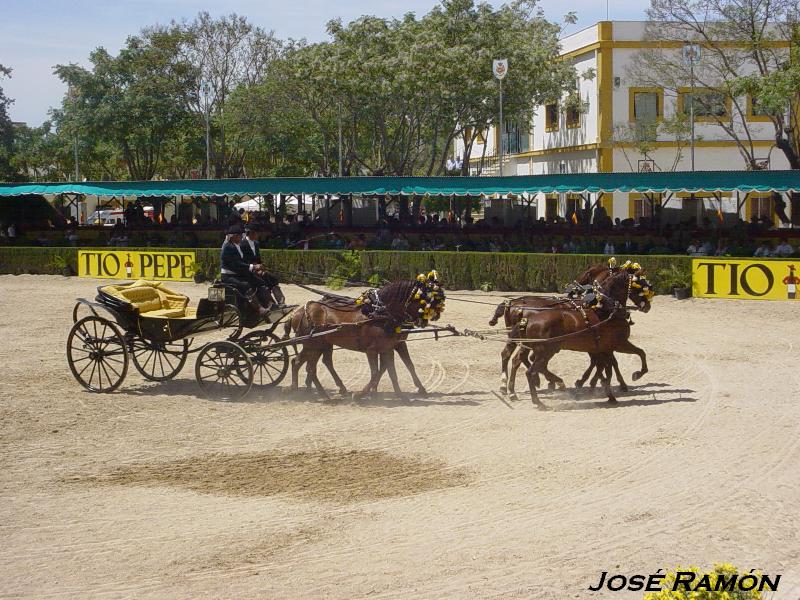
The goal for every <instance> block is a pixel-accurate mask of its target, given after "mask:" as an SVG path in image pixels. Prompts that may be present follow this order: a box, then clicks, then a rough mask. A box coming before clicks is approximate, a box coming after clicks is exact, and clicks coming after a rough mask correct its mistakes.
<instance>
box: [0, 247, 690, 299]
mask: <svg viewBox="0 0 800 600" xmlns="http://www.w3.org/2000/svg"><path fill="white" fill-rule="evenodd" d="M126 250H137V248H126ZM138 250H143V251H153V250H156V248H138ZM175 250H176V248H165V249H164V251H167V252H169V251H175ZM189 250H190V251H191V249H189ZM77 251H78V249H77V248H27V247H0V273H3V274H8V273H11V274H20V273H33V274H40V273H50V274H57V273H61V268H60V267H59V266H58V259H56V258H55V257H56V256H60V257H63V258H64V259H65V260H66V262H67V264H68V265H69V266H70V267H71V268H72V269H73V271H77V256H78V252H77ZM193 251H194V252H195V253H196V259H197V261H198V262H200V263H202V264H203V266H204V267H205V269H206V271H207V272H208V273H209V274H213V273H216V272H217V271H218V269H219V250H218V249H216V248H196V249H194V250H193ZM344 254H345V252H343V251H338V250H308V251H305V252H304V251H299V250H262V257H263V259H264V262H265V264H266V265H268V267H269V268H271V269H273V270H274V271H275V272H276V273H277V274H278V275H279V277H280V279H281V280H282V281H291V282H295V283H298V282H299V283H317V284H320V283H322V282H323V281H324V280H325V278H327V277H329V276H331V275H332V274H334V272H336V271H337V268H339V269H340V268H341V266H342V265H343V263H344V260H343V256H344ZM360 254H361V276H360V279H361V281H367V280H368V279H369V278H370V277H371V276H373V275H375V274H377V275H379V276H380V277H382V278H384V279H389V280H391V279H402V278H407V277H413V276H414V275H416V274H418V273H427V272H428V271H429V270H430V269H432V268H435V269H436V270H437V271H439V276H440V278H441V279H442V281H443V282H444V283H445V285H446V287H448V288H450V289H472V290H474V289H479V288H480V287H481V285H483V284H485V283H490V284H491V285H492V287H493V289H495V290H502V291H537V292H555V291H559V290H561V289H562V288H563V286H564V285H565V284H566V283H569V282H570V281H572V280H573V279H574V278H575V277H576V276H578V275H579V274H580V273H582V272H583V271H584V270H585V269H586V268H587V267H588V266H589V265H592V264H595V263H598V262H601V261H605V260H606V259H607V257H604V256H599V255H588V254H532V253H505V252H504V253H490V252H390V251H364V252H361V253H360ZM617 259H618V260H620V261H623V260H626V259H631V260H635V261H637V262H639V263H640V264H641V265H642V266H643V267H644V268H645V269H646V270H647V272H648V273H649V274H650V278H651V281H652V282H653V284H654V285H655V286H656V289H657V290H658V291H659V293H664V292H666V291H668V290H666V289H664V286H663V285H661V283H660V282H659V278H658V272H659V271H660V270H661V269H664V268H666V267H668V266H669V265H673V264H674V265H678V266H680V267H682V268H689V267H690V265H691V259H690V258H689V257H687V256H618V257H617ZM314 274H318V275H319V276H314Z"/></svg>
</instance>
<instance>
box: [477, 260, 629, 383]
mask: <svg viewBox="0 0 800 600" xmlns="http://www.w3.org/2000/svg"><path fill="white" fill-rule="evenodd" d="M616 270H617V269H615V268H614V267H612V266H610V265H609V264H608V263H598V264H596V265H592V266H591V267H589V268H588V269H586V271H584V272H583V273H582V274H581V275H579V276H578V277H577V278H576V279H575V281H574V282H573V283H571V284H570V285H569V286H568V294H569V295H574V292H573V290H575V291H579V290H578V289H576V288H582V287H583V286H587V285H590V284H593V283H595V282H597V283H602V282H603V281H604V280H605V279H606V277H608V276H609V275H611V274H613V273H614V272H616ZM571 302H572V300H571V298H570V297H569V296H568V297H563V296H560V297H558V296H551V297H549V298H548V297H543V296H520V297H518V298H512V299H510V300H506V301H505V302H502V303H500V304H498V306H497V308H496V309H495V312H494V315H493V316H492V318H491V320H490V321H489V325H491V326H494V325H496V324H497V322H498V321H499V320H500V317H503V320H504V322H505V326H506V330H510V329H511V328H512V327H513V326H514V325H516V323H517V321H519V319H521V318H523V312H522V311H519V310H514V309H515V308H520V307H530V308H540V309H545V308H554V307H566V306H569V305H570V303H571ZM516 349H517V344H516V343H515V342H508V343H507V344H506V345H505V347H504V348H503V351H502V352H501V353H500V371H501V376H500V391H501V392H502V393H504V394H505V393H506V392H507V391H508V389H509V387H508V386H509V375H508V361H509V360H510V359H511V356H512V355H513V354H514V351H515V350H516ZM523 351H524V352H525V356H523V357H522V360H523V362H525V363H526V366H527V364H528V363H527V351H526V350H523V349H520V352H523ZM594 368H595V363H594V362H592V363H591V364H590V365H589V368H588V369H587V375H586V376H587V377H588V373H590V372H591V371H592V369H594ZM617 374H619V369H617ZM514 375H516V371H515V372H514ZM545 377H547V380H548V382H549V384H550V388H551V389H552V388H554V387H556V385H559V382H560V385H561V387H563V386H564V382H563V380H562V379H561V378H560V377H558V376H556V375H554V374H552V373H550V372H549V371H548V372H546V373H545ZM618 377H619V375H618ZM513 387H514V386H513V384H511V389H512V390H513ZM537 387H538V377H537Z"/></svg>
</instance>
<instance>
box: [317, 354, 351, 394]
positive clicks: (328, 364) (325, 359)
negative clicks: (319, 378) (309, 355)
mask: <svg viewBox="0 0 800 600" xmlns="http://www.w3.org/2000/svg"><path fill="white" fill-rule="evenodd" d="M322 364H323V365H325V368H326V369H328V373H330V374H331V377H333V381H334V383H336V387H338V388H339V393H340V394H346V393H347V387H345V385H344V382H343V381H342V378H341V377H339V374H338V373H337V372H336V369H334V368H333V346H330V347H328V348H326V349H325V350H324V351H323V352H322Z"/></svg>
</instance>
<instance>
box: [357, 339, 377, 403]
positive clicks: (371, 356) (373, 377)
mask: <svg viewBox="0 0 800 600" xmlns="http://www.w3.org/2000/svg"><path fill="white" fill-rule="evenodd" d="M366 354H367V362H369V372H370V378H369V382H367V385H366V386H365V387H364V389H363V390H361V391H360V392H358V393H357V394H354V397H356V398H363V397H364V396H367V395H369V394H370V392H372V391H373V390H374V389H376V388H377V387H378V382H379V381H380V380H381V375H382V373H381V371H380V369H379V366H378V353H377V352H375V351H374V350H368V351H367V353H366Z"/></svg>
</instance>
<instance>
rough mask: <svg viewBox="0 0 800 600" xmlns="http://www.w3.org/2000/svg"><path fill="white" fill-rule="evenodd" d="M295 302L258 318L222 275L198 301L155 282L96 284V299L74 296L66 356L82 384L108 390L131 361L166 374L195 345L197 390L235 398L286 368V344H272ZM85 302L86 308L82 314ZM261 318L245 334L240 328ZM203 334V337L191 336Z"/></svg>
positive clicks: (152, 374)
mask: <svg viewBox="0 0 800 600" xmlns="http://www.w3.org/2000/svg"><path fill="white" fill-rule="evenodd" d="M294 308H295V306H285V307H280V308H278V309H276V310H273V311H270V313H269V314H268V315H267V316H266V317H265V318H260V317H259V316H258V315H257V314H256V313H255V312H254V311H253V310H252V309H251V308H250V306H249V303H248V302H247V300H246V299H245V298H243V297H242V296H241V294H240V293H239V292H238V291H237V290H236V289H235V288H233V287H231V286H227V285H225V284H223V283H219V282H215V283H214V284H213V285H212V286H211V287H210V288H209V290H208V297H207V298H203V299H201V300H200V301H199V303H198V305H197V306H196V307H194V306H189V298H188V297H187V296H185V295H183V294H179V293H177V292H175V291H173V290H171V289H169V288H168V287H166V286H165V285H164V284H163V283H160V282H155V281H144V280H139V281H134V282H130V283H124V284H118V285H105V286H100V287H98V288H97V296H96V298H95V300H94V301H89V300H85V299H83V298H79V299H78V300H77V303H76V304H75V307H74V309H73V311H72V317H73V323H74V324H73V326H72V329H71V330H70V332H69V336H68V338H67V360H68V362H69V367H70V370H71V371H72V374H73V375H74V376H75V379H77V380H78V382H79V383H80V384H81V385H82V386H83V387H85V388H86V389H88V390H90V391H93V392H111V391H113V390H115V389H117V388H118V387H119V386H120V385H121V384H122V382H123V381H124V379H125V376H126V375H127V372H128V366H129V363H130V362H133V365H134V367H135V368H136V370H137V371H139V373H141V374H142V376H143V377H145V378H146V379H149V380H150V381H168V380H170V379H173V378H174V377H175V376H177V375H178V373H180V371H181V369H183V367H184V365H185V364H186V360H187V358H188V356H189V354H191V353H195V352H197V353H198V354H197V359H196V360H195V376H196V378H197V382H198V384H199V385H200V388H201V390H202V391H203V392H204V393H208V394H215V395H218V396H221V397H228V398H238V397H241V396H243V395H244V394H246V393H247V392H248V391H249V389H250V387H251V386H252V385H253V384H254V383H255V384H256V385H260V386H263V387H273V386H276V385H278V383H280V381H281V380H282V379H283V377H284V376H285V375H286V372H287V371H288V368H289V352H288V348H287V345H283V344H277V342H278V341H279V340H278V338H277V336H275V334H274V330H275V328H276V327H277V326H278V324H279V323H280V322H281V320H283V319H284V318H285V317H286V315H288V314H289V313H291V312H292V310H294ZM98 309H100V310H101V311H102V312H103V313H105V314H101V313H99V312H98ZM85 310H88V312H89V314H88V315H86V316H83V317H81V312H82V311H85ZM261 326H263V327H262V328H259V329H254V330H253V331H251V332H249V333H246V334H244V335H242V333H243V330H244V329H245V328H247V329H253V328H256V327H261ZM202 339H205V340H207V341H206V342H205V343H203V344H202V345H200V346H196V345H195V344H194V342H195V340H202ZM276 344H277V345H276Z"/></svg>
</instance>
